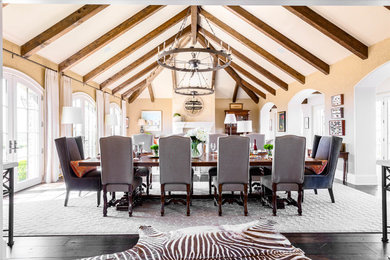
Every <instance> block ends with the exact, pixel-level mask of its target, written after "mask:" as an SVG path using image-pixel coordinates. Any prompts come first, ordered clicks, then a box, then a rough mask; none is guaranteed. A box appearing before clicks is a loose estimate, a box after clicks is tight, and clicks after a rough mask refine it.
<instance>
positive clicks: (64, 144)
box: [55, 136, 102, 207]
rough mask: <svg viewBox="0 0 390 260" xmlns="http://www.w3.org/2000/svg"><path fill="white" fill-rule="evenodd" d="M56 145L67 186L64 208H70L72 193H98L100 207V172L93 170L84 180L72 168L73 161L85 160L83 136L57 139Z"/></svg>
mask: <svg viewBox="0 0 390 260" xmlns="http://www.w3.org/2000/svg"><path fill="white" fill-rule="evenodd" d="M55 143H56V148H57V153H58V158H59V159H60V164H61V169H62V175H63V176H64V180H65V186H66V197H65V202H64V206H65V207H66V206H68V200H69V193H70V192H71V191H79V192H81V191H97V206H98V207H99V205H100V197H101V193H100V192H101V190H102V182H101V178H100V171H99V170H93V171H91V172H89V173H87V174H86V175H84V176H83V177H82V178H79V177H77V176H76V174H75V173H74V172H73V169H72V167H71V166H70V162H71V161H79V160H84V159H85V158H84V149H83V141H82V138H81V136H77V137H61V138H57V139H55Z"/></svg>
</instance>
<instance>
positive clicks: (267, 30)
mask: <svg viewBox="0 0 390 260" xmlns="http://www.w3.org/2000/svg"><path fill="white" fill-rule="evenodd" d="M225 8H227V9H228V10H229V11H230V12H232V13H234V14H235V15H236V16H237V17H239V18H241V19H242V20H244V21H245V22H246V23H248V24H250V25H252V26H253V27H254V28H255V29H256V30H258V31H259V32H261V33H263V34H265V35H266V36H267V37H269V38H271V39H272V40H274V41H275V42H277V43H279V44H280V45H281V46H283V47H284V48H286V49H287V50H289V51H291V52H292V53H294V54H295V55H297V56H298V57H299V58H301V59H302V60H304V61H306V62H307V63H308V64H310V65H311V66H313V67H314V68H316V69H318V70H319V71H321V72H322V73H324V74H326V75H328V74H329V64H327V63H326V62H324V61H322V60H321V59H320V58H318V57H317V56H315V55H313V54H312V53H310V52H309V51H307V50H306V49H304V48H302V47H301V46H299V45H298V44H297V43H295V42H294V41H292V40H291V39H290V38H288V37H286V36H284V35H283V34H281V33H280V32H278V31H277V30H275V29H274V28H272V27H271V26H269V25H268V24H266V23H265V22H263V21H262V20H260V19H259V18H257V17H256V16H254V15H253V14H251V13H250V12H248V11H247V10H245V9H244V8H242V7H240V6H225Z"/></svg>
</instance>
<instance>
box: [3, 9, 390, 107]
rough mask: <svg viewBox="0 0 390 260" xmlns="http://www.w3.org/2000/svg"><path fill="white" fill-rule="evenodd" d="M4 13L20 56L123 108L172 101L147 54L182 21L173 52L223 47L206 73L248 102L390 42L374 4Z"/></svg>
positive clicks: (169, 79) (168, 78) (383, 12)
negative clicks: (214, 68)
mask: <svg viewBox="0 0 390 260" xmlns="http://www.w3.org/2000/svg"><path fill="white" fill-rule="evenodd" d="M3 16H4V19H3V27H4V38H5V39H7V40H9V41H11V42H13V43H15V44H17V45H19V46H21V54H22V55H23V56H25V57H29V56H31V55H33V54H38V55H40V56H42V57H44V58H46V59H48V60H50V61H52V62H54V63H57V64H59V70H61V71H64V72H66V71H68V70H70V71H72V72H74V73H77V74H79V75H81V76H83V79H84V81H85V82H91V81H94V82H96V83H98V84H99V85H100V88H101V89H103V90H105V91H109V92H111V91H112V92H113V93H114V94H120V95H122V97H123V98H126V99H128V100H129V101H130V102H132V101H133V100H135V99H136V98H138V97H142V98H149V97H150V98H151V99H154V98H170V97H172V88H173V85H174V84H176V81H177V78H179V77H180V75H175V74H174V73H172V72H171V71H170V70H167V69H163V68H162V67H159V66H158V64H157V62H156V56H157V50H158V49H159V48H160V50H161V49H162V48H163V46H164V44H165V45H166V46H168V45H169V44H171V43H172V42H174V40H175V35H176V33H177V32H178V31H179V29H180V26H181V25H182V24H183V20H184V19H186V28H185V29H184V33H185V35H184V36H183V37H182V38H181V40H180V42H179V43H178V44H179V45H180V46H183V47H184V46H206V45H207V46H210V47H211V48H219V46H220V45H221V44H222V45H224V46H225V47H228V46H229V48H230V50H231V52H232V56H233V61H232V63H231V65H230V66H229V67H228V68H226V69H224V70H221V71H218V72H216V73H211V72H210V73H208V74H207V79H208V80H209V81H210V82H214V83H215V90H216V97H217V98H232V99H233V100H235V99H237V98H251V99H252V100H253V101H255V102H258V100H259V98H265V97H266V95H275V94H276V90H277V89H278V88H282V89H283V90H284V91H288V84H289V83H292V82H294V81H298V82H300V83H301V84H304V83H305V78H306V76H308V75H309V74H311V73H313V72H316V71H320V72H321V73H324V74H325V75H327V74H329V73H332V66H331V65H332V64H334V63H336V62H337V61H339V60H341V59H343V58H345V57H347V56H350V55H355V56H356V57H357V58H358V59H366V58H367V57H368V56H369V53H368V47H369V46H371V45H373V44H375V43H377V42H379V41H381V40H384V39H386V38H389V37H390V30H389V28H390V11H389V10H388V9H386V8H384V7H380V6H377V7H369V6H362V7H345V6H311V7H304V6H302V7H288V6H285V7H283V6H243V7H240V6H234V7H233V6H201V7H196V6H192V7H189V6H136V5H84V6H83V5H20V4H10V5H8V6H7V7H6V8H4V10H3ZM210 25H211V26H210ZM176 74H180V73H176Z"/></svg>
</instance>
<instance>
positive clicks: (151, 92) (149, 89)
mask: <svg viewBox="0 0 390 260" xmlns="http://www.w3.org/2000/svg"><path fill="white" fill-rule="evenodd" d="M148 91H149V97H150V101H152V102H154V93H153V87H152V84H149V85H148Z"/></svg>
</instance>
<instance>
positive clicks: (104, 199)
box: [103, 185, 107, 217]
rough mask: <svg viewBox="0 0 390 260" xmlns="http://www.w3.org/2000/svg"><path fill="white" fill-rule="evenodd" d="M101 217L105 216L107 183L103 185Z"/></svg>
mask: <svg viewBox="0 0 390 260" xmlns="http://www.w3.org/2000/svg"><path fill="white" fill-rule="evenodd" d="M103 217H107V185H103Z"/></svg>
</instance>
